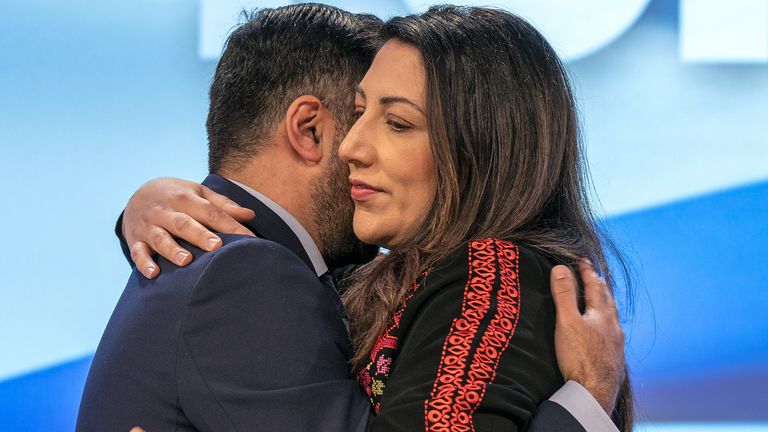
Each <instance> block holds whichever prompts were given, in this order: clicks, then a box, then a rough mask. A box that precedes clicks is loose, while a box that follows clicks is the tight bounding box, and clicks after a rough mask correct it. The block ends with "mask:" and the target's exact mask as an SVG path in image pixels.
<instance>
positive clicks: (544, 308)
mask: <svg viewBox="0 0 768 432" xmlns="http://www.w3.org/2000/svg"><path fill="white" fill-rule="evenodd" d="M381 39H382V41H384V43H383V46H382V47H381V49H380V50H379V52H378V54H377V55H376V57H375V59H374V62H373V64H372V65H371V67H370V69H369V70H368V72H367V74H366V75H365V77H364V78H363V80H362V81H361V82H360V84H359V86H358V88H357V92H356V97H355V115H356V116H357V117H358V118H357V120H356V122H355V124H354V126H353V127H352V128H351V130H350V131H349V133H348V135H347V136H346V138H345V139H344V141H343V142H342V143H341V145H340V147H339V149H338V152H339V156H340V157H341V158H342V160H344V161H345V162H347V163H348V165H349V169H350V182H351V186H352V189H351V195H352V198H353V199H354V201H355V214H354V231H355V234H356V235H357V236H358V237H359V238H360V239H361V240H363V241H364V242H366V243H369V244H376V245H380V246H383V247H385V248H387V249H389V252H388V253H386V254H382V255H380V256H379V257H378V258H376V259H375V260H374V261H373V262H371V263H369V264H366V265H364V266H362V267H359V268H358V269H357V270H356V271H355V272H354V273H353V274H352V276H350V278H349V279H347V280H346V283H345V285H346V289H345V292H344V296H343V300H344V305H345V308H346V312H347V314H348V316H349V324H350V331H351V336H352V339H353V343H354V346H355V353H354V356H353V359H352V364H353V368H354V370H355V373H356V374H357V377H358V380H359V381H360V384H361V386H362V387H363V389H364V391H365V393H366V394H367V395H368V397H369V399H370V401H371V403H372V407H373V410H374V411H375V413H376V416H375V418H373V421H372V422H371V429H372V430H374V431H376V430H404V431H409V430H421V429H427V430H450V431H461V430H488V431H496V430H498V431H502V430H503V431H513V430H525V429H526V428H527V426H528V425H529V422H530V419H531V417H532V415H533V413H534V412H535V410H536V407H537V406H538V405H539V403H540V402H541V401H543V400H544V399H546V398H547V397H549V396H550V395H551V394H552V393H553V392H554V391H555V390H556V389H558V388H559V387H560V386H561V385H562V384H563V379H562V376H561V375H560V372H559V371H558V366H557V361H556V355H555V346H554V340H553V333H554V327H555V313H554V305H553V302H552V298H551V294H550V287H549V274H550V270H551V268H552V267H553V265H555V264H558V263H563V264H569V265H572V264H575V263H576V262H577V261H579V260H581V259H584V258H587V259H589V260H591V261H592V262H593V263H595V267H596V268H597V269H598V271H599V272H600V273H602V274H603V276H604V277H605V279H606V280H607V282H608V284H609V285H612V280H613V278H612V277H611V272H610V269H609V268H608V265H607V262H606V254H607V251H610V252H616V251H615V249H614V248H613V247H612V245H611V243H610V241H609V240H608V239H607V238H605V237H604V236H602V235H601V234H600V231H599V229H598V226H597V224H596V222H595V220H594V219H593V216H592V211H591V209H590V206H589V201H588V194H587V191H586V181H585V175H586V172H585V162H584V159H583V152H582V149H581V146H580V142H579V125H578V117H577V112H576V108H575V104H574V99H573V95H572V92H571V89H570V85H569V82H568V77H567V73H566V71H565V69H564V67H563V65H562V64H561V62H560V60H559V59H558V57H557V55H556V54H555V52H554V51H553V49H552V47H551V46H550V45H549V44H548V43H547V41H546V40H545V39H544V38H543V37H542V35H541V34H540V33H539V32H538V31H536V30H535V29H534V28H533V27H532V26H531V25H530V24H528V23H527V22H526V21H524V20H522V19H520V18H518V17H516V16H514V15H512V14H510V13H508V12H505V11H502V10H496V9H489V8H463V7H454V6H440V7H434V8H431V9H430V10H429V11H427V12H426V13H424V14H421V15H413V16H407V17H397V18H393V19H391V20H390V21H388V22H387V23H385V24H384V26H383V28H382V31H381ZM613 420H614V422H615V423H616V424H617V425H618V426H619V428H620V429H621V430H624V431H631V430H632V420H633V413H632V394H631V390H630V386H629V382H628V380H627V381H625V382H624V385H623V386H622V388H621V391H620V394H619V397H618V399H617V402H616V405H615V409H614V412H613Z"/></svg>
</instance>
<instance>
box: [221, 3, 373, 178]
mask: <svg viewBox="0 0 768 432" xmlns="http://www.w3.org/2000/svg"><path fill="white" fill-rule="evenodd" d="M243 15H244V17H245V18H246V20H247V21H246V22H245V23H244V24H242V25H240V26H239V27H237V28H236V29H235V30H234V31H233V32H232V34H231V35H230V36H229V39H227V43H226V48H225V49H224V53H223V54H222V57H221V59H220V60H219V64H218V66H217V67H216V75H215V76H214V79H213V84H212V85H211V91H210V109H209V112H208V121H207V123H206V127H207V129H208V145H209V152H208V168H209V170H210V172H218V171H219V170H221V169H222V168H227V169H238V168H239V166H240V165H241V164H242V163H243V162H244V161H245V160H247V158H250V157H252V156H253V155H255V154H256V153H257V152H258V151H259V150H260V148H261V147H263V146H262V143H263V142H264V141H265V140H266V139H267V138H269V137H270V135H271V132H272V130H273V128H274V126H275V125H276V124H277V122H279V121H280V120H281V119H282V117H283V115H284V114H285V110H286V109H287V108H288V106H289V105H290V103H291V101H293V100H294V99H295V98H297V97H299V96H301V95H304V94H309V95H313V96H316V97H318V98H319V99H320V100H321V101H323V103H324V104H325V105H326V107H328V109H330V110H331V112H332V113H333V115H334V117H335V119H336V121H337V122H338V126H339V127H348V126H349V125H350V124H351V123H349V122H348V121H347V120H349V121H351V118H352V111H353V103H354V92H353V87H354V85H355V84H356V83H357V82H359V81H360V80H361V79H362V77H363V75H364V74H365V71H366V70H367V69H368V67H369V66H370V64H371V62H372V61H373V57H374V55H375V54H376V50H377V49H378V47H379V46H380V43H379V38H378V31H379V29H380V27H381V20H379V19H378V18H376V17H375V16H373V15H364V14H353V13H350V12H346V11H344V10H341V9H338V8H335V7H332V6H327V5H322V4H315V3H305V4H296V5H290V6H284V7H279V8H274V9H260V10H257V11H254V12H250V13H247V12H244V14H243Z"/></svg>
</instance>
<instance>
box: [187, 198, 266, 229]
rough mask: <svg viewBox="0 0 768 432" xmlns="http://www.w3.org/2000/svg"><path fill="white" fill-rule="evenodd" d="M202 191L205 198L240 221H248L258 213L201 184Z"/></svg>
mask: <svg viewBox="0 0 768 432" xmlns="http://www.w3.org/2000/svg"><path fill="white" fill-rule="evenodd" d="M200 192H201V196H202V197H203V198H205V199H207V200H208V201H210V202H211V204H213V205H215V206H217V207H219V208H220V209H222V210H223V211H224V212H225V213H227V214H228V215H230V216H232V218H234V219H235V220H237V221H238V222H248V221H250V220H251V219H253V218H254V217H256V213H254V212H253V210H251V209H248V208H245V207H242V206H240V205H239V204H237V203H236V202H234V201H232V200H231V199H229V198H227V197H225V196H224V195H221V194H218V193H216V192H214V191H212V190H210V189H208V188H207V187H205V186H201V189H200ZM233 234H236V233H233ZM237 234H239V233H237Z"/></svg>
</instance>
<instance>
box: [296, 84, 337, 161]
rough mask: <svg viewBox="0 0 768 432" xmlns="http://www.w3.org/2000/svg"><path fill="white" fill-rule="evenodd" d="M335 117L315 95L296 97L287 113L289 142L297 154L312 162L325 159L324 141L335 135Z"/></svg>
mask: <svg viewBox="0 0 768 432" xmlns="http://www.w3.org/2000/svg"><path fill="white" fill-rule="evenodd" d="M333 126H334V124H333V117H332V115H331V113H330V111H328V109H327V108H326V107H325V105H323V103H322V102H321V101H320V99H318V98H317V97H315V96H311V95H304V96H299V97H298V98H296V99H294V101H293V102H292V103H291V105H290V106H289V107H288V111H287V112H286V114H285V130H286V133H287V137H288V142H289V143H290V144H291V147H292V148H293V150H294V151H295V152H296V154H297V155H298V156H299V157H300V158H301V159H304V160H305V161H306V162H308V163H311V164H316V163H319V162H320V161H321V160H322V159H323V152H324V148H323V145H322V144H323V141H324V139H326V138H328V137H331V138H332V137H333V136H334V133H335V130H334V129H335V128H334V127H333Z"/></svg>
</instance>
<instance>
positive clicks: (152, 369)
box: [77, 4, 380, 432]
mask: <svg viewBox="0 0 768 432" xmlns="http://www.w3.org/2000/svg"><path fill="white" fill-rule="evenodd" d="M379 23H380V22H379V21H378V20H377V19H376V18H373V17H371V16H367V15H355V14H351V13H348V12H345V11H342V10H340V9H337V8H333V7H330V6H324V5H313V4H307V5H292V6H286V7H281V8H276V9H262V10H260V11H259V12H258V13H256V14H254V15H252V16H250V17H249V19H248V21H247V22H246V23H245V24H243V25H241V26H240V27H239V28H237V29H236V30H235V31H234V32H233V33H232V35H231V36H230V37H229V40H228V42H227V46H226V49H225V51H224V54H223V56H222V58H221V61H220V62H219V64H218V66H217V69H216V74H215V77H214V80H213V84H212V86H211V92H210V99H211V103H210V111H209V116H208V122H207V127H208V135H209V143H210V153H209V154H210V167H211V172H212V173H213V174H211V175H209V176H208V178H206V180H205V181H204V182H203V185H205V186H207V187H208V188H210V189H212V190H213V191H215V192H218V193H220V194H222V195H225V196H227V197H228V198H229V199H231V200H233V201H235V202H237V203H238V204H240V205H241V206H243V207H245V208H248V209H250V210H251V211H252V212H253V214H255V216H256V217H255V218H253V220H252V221H251V222H249V223H248V224H247V225H246V226H247V228H248V229H249V230H250V231H252V232H253V233H254V234H256V237H246V236H242V235H222V238H223V240H224V245H223V246H222V247H221V248H219V249H217V250H215V251H213V252H210V253H203V251H202V250H200V249H196V248H194V247H192V245H187V247H188V248H189V249H190V250H191V251H192V252H193V253H194V254H195V255H196V256H198V258H197V259H196V260H195V261H194V262H193V263H192V264H190V265H189V266H187V267H185V268H177V267H175V266H174V265H173V263H171V262H169V261H164V260H163V261H160V263H159V265H160V267H161V268H162V269H163V275H162V276H161V277H158V278H156V279H154V280H147V279H145V278H143V277H141V274H140V273H139V272H138V271H134V272H133V274H132V275H131V277H130V279H129V281H128V283H127V286H126V288H125V291H124V292H123V295H122V296H121V298H120V300H119V302H118V304H117V306H116V308H115V311H114V313H113V315H112V317H111V319H110V322H109V324H108V326H107V328H106V330H105V332H104V335H103V337H102V340H101V343H100V345H99V348H98V350H97V351H96V354H95V357H94V360H93V364H92V366H91V370H90V372H89V376H88V380H87V383H86V387H85V391H84V394H83V397H82V401H81V406H80V412H79V415H78V422H77V430H78V431H100V432H101V431H121V430H122V431H126V432H127V431H128V430H129V429H131V428H132V427H133V426H140V427H142V428H144V429H146V430H148V431H151V432H156V431H163V430H212V431H225V430H233V431H234V430H269V431H283V430H285V431H288V430H291V431H309V430H327V431H347V430H364V429H365V425H366V420H367V416H368V412H369V402H368V401H367V399H366V398H365V397H364V396H363V394H362V393H361V392H360V389H359V386H358V384H357V382H356V381H355V380H354V379H353V378H352V376H351V375H350V371H349V366H348V360H349V357H350V349H351V347H350V341H349V337H348V334H347V330H346V327H345V322H344V319H343V318H344V315H343V309H342V305H341V301H340V299H339V295H338V293H337V292H336V290H335V288H334V286H333V282H332V278H331V276H330V274H329V272H328V266H329V265H331V266H336V265H338V263H341V262H343V263H355V262H364V261H367V260H369V259H370V258H371V257H372V256H373V254H375V253H376V252H377V249H376V248H372V247H370V246H369V247H366V246H364V245H362V244H361V243H360V242H359V241H358V240H356V239H355V237H354V234H353V233H352V230H351V225H349V224H343V223H338V222H337V221H338V220H339V218H340V217H339V215H340V213H339V212H341V214H342V215H343V216H342V217H341V218H342V219H343V218H347V217H348V218H349V219H351V217H352V213H353V211H354V208H353V206H352V204H351V202H349V200H348V199H346V195H347V193H348V189H347V185H346V175H345V173H344V169H345V167H344V166H343V165H342V162H341V161H340V160H339V159H338V157H337V156H336V152H337V148H338V145H339V143H340V141H341V138H342V137H343V136H344V132H345V131H346V130H347V129H348V128H349V126H350V125H351V121H352V116H351V113H352V105H353V100H352V91H351V89H352V88H353V87H354V85H355V84H356V83H357V82H358V81H359V80H360V79H361V78H362V76H363V75H364V73H365V71H366V69H367V67H368V65H369V64H370V62H371V60H372V59H373V56H374V54H375V50H376V39H375V34H376V31H377V26H378V25H379ZM329 203H333V204H332V205H330V204H329ZM341 203H346V204H347V206H346V207H344V206H341V208H340V205H339V204H341ZM188 222H189V221H188V220H179V223H180V224H184V223H188Z"/></svg>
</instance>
